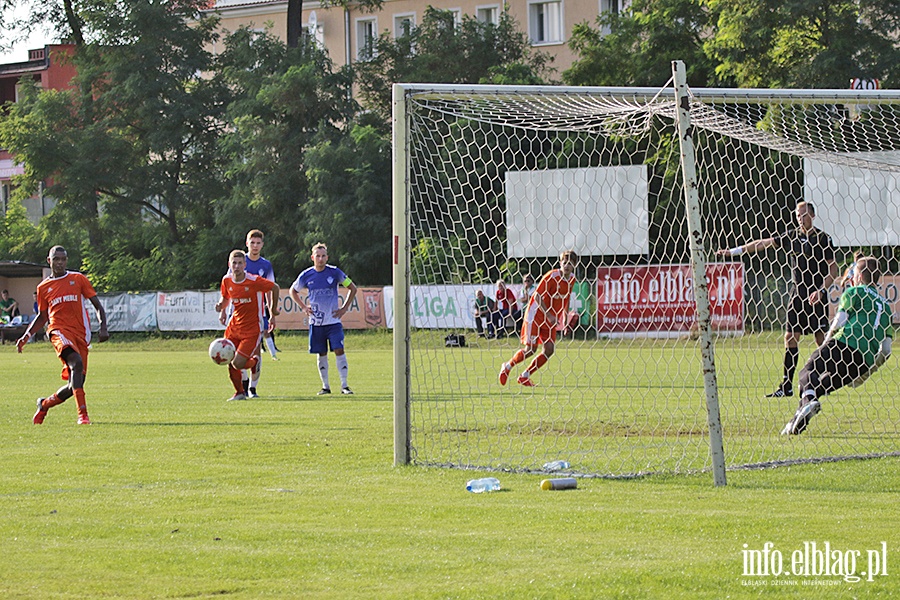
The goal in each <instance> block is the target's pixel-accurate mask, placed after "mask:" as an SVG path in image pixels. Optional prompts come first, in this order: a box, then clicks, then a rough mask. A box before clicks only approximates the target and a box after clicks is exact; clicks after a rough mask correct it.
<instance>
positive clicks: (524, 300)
mask: <svg viewBox="0 0 900 600" xmlns="http://www.w3.org/2000/svg"><path fill="white" fill-rule="evenodd" d="M535 289H537V286H536V285H535V284H534V277H532V276H531V275H528V274H526V275H525V277H523V278H522V289H521V290H520V291H519V298H518V303H519V318H518V319H516V330H519V329H521V328H522V317H523V316H524V314H525V313H523V312H522V311H523V310H525V307H526V306H528V301H529V300H530V299H531V295H532V294H533V293H534V290H535Z"/></svg>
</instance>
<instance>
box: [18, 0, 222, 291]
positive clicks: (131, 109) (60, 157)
mask: <svg viewBox="0 0 900 600" xmlns="http://www.w3.org/2000/svg"><path fill="white" fill-rule="evenodd" d="M67 4H68V3H67ZM100 4H103V7H104V8H108V9H110V10H109V11H107V12H99V13H98V12H94V11H92V10H89V9H90V8H97V7H98V6H99V5H100ZM203 4H204V3H203V2H201V1H193V2H191V1H189V0H184V1H182V2H177V3H169V2H161V1H153V0H148V1H145V2H129V3H120V4H113V3H94V4H90V3H85V4H84V5H83V7H82V8H84V7H85V6H87V8H86V9H84V10H83V12H81V13H79V14H78V15H77V17H78V20H80V21H81V22H83V23H84V25H85V27H84V30H85V31H90V32H91V38H92V41H91V42H89V43H84V44H83V45H81V46H78V48H77V49H76V54H75V58H74V60H75V64H76V67H77V69H78V76H77V81H76V83H77V84H78V87H77V89H76V90H70V91H65V92H62V91H44V92H40V93H39V92H38V91H37V90H35V89H31V90H26V92H25V94H24V97H23V98H22V101H21V102H18V103H16V104H13V105H11V106H9V115H8V117H7V118H6V119H4V120H3V122H2V124H0V144H2V145H4V146H5V147H7V148H9V149H10V150H11V151H12V152H13V153H14V154H15V155H16V156H17V157H18V158H19V159H20V160H22V161H23V162H24V163H25V165H26V175H25V176H24V178H23V181H22V182H21V183H22V184H23V185H24V186H25V187H27V188H29V189H36V187H37V185H38V184H39V182H41V181H51V182H52V184H51V185H50V187H49V188H48V189H47V193H48V194H49V195H51V196H52V197H54V198H55V199H56V200H57V202H58V203H57V207H56V209H55V211H54V212H55V213H57V214H56V218H55V219H52V220H49V221H48V227H52V226H58V227H68V228H71V227H72V226H73V225H76V226H80V227H82V228H83V229H84V230H85V231H87V232H88V239H87V242H88V246H87V247H86V248H85V249H84V254H85V258H86V259H87V258H89V259H90V260H89V264H90V265H92V267H93V268H95V269H96V270H97V272H92V273H90V274H91V275H92V276H93V277H94V278H95V282H97V281H99V287H100V288H101V289H103V288H104V287H105V286H106V285H108V286H110V287H113V288H116V289H135V288H168V287H175V286H177V285H180V284H181V283H182V281H183V279H182V275H181V273H180V272H179V271H178V270H177V269H172V268H171V262H170V260H174V256H175V255H176V253H177V252H178V247H179V246H181V245H183V244H187V243H190V242H191V241H192V240H193V239H194V238H195V237H196V235H197V233H198V232H199V231H202V230H204V229H206V228H208V227H210V226H211V225H212V220H211V219H210V215H211V210H210V206H211V204H212V202H213V201H214V200H215V199H216V198H218V197H220V196H221V194H222V187H221V184H220V181H221V177H220V176H219V175H220V173H221V164H220V161H219V159H218V156H217V155H216V153H215V149H216V142H217V139H218V137H219V133H220V131H221V129H222V126H223V120H222V119H221V109H222V106H221V102H220V101H219V100H218V91H217V90H216V89H215V88H214V82H211V81H209V80H207V79H204V78H201V77H199V75H198V74H199V73H201V72H204V71H206V70H208V69H209V68H210V66H211V56H210V55H209V53H208V52H207V51H206V50H205V46H206V45H208V44H209V43H210V42H211V41H212V40H213V39H214V37H215V35H216V34H215V33H214V31H215V26H216V21H215V19H212V18H206V17H203V16H202V15H201V14H200V13H199V8H200V7H201V6H202V5H203ZM176 8H177V9H178V10H177V11H175V10H173V9H176ZM113 9H115V10H113ZM190 18H192V23H189V22H188V19H190ZM123 261H124V262H127V263H128V264H127V268H122V269H117V268H115V263H117V262H123ZM129 270H133V271H134V272H133V273H131V274H130V275H129V279H128V283H127V287H125V286H126V282H125V281H124V280H121V279H116V278H115V277H113V276H112V275H110V273H117V272H127V271H129Z"/></svg>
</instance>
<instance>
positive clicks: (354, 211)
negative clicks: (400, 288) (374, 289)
mask: <svg viewBox="0 0 900 600" xmlns="http://www.w3.org/2000/svg"><path fill="white" fill-rule="evenodd" d="M391 158H392V156H391V142H390V138H388V137H386V136H384V135H383V134H381V133H380V132H379V130H378V127H376V125H375V124H366V123H365V119H363V121H362V122H356V123H353V124H352V125H351V126H350V128H349V131H348V135H345V136H341V137H340V138H339V139H336V140H334V139H327V138H325V139H321V140H320V141H319V143H318V144H316V145H315V146H313V147H312V148H311V149H310V151H309V152H308V153H307V158H306V165H307V175H308V177H309V186H310V192H309V194H310V198H309V201H308V202H307V203H306V205H305V206H304V211H303V212H304V215H305V217H306V219H305V221H306V223H308V224H309V229H308V231H307V233H306V236H305V237H304V242H305V243H304V244H303V248H306V249H308V248H311V247H312V245H313V244H315V243H317V242H320V241H322V242H325V243H326V244H328V245H329V260H331V261H332V262H335V263H336V264H338V265H340V266H341V268H342V269H343V270H344V271H345V272H346V273H348V274H349V275H350V276H351V277H352V278H353V279H354V281H356V282H357V283H360V284H377V283H386V282H388V281H390V280H391V276H392V271H391V269H392V261H391V257H392V245H391V239H392V237H391V230H392V228H391V174H392V170H391V164H392V163H391ZM330 240H335V241H337V243H334V242H331V241H330ZM301 254H303V252H302V251H301ZM305 254H306V257H305V258H306V260H307V261H308V255H309V252H306V253H305Z"/></svg>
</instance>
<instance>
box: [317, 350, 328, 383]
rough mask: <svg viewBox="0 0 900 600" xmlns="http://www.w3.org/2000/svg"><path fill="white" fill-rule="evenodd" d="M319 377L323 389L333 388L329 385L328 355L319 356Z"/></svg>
mask: <svg viewBox="0 0 900 600" xmlns="http://www.w3.org/2000/svg"><path fill="white" fill-rule="evenodd" d="M318 363H319V377H320V378H321V379H322V387H323V388H325V389H330V388H331V386H330V385H328V355H327V354H326V355H325V356H319V361H318Z"/></svg>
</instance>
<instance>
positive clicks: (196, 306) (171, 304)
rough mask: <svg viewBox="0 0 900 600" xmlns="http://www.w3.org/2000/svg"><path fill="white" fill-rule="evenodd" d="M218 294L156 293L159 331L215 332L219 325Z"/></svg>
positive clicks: (222, 326)
mask: <svg viewBox="0 0 900 600" xmlns="http://www.w3.org/2000/svg"><path fill="white" fill-rule="evenodd" d="M218 300H219V292H218V291H214V292H158V293H157V294H156V322H157V325H158V326H159V330H160V331H215V330H223V329H225V326H224V325H222V324H220V323H219V313H218V312H216V302H217V301H218Z"/></svg>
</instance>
